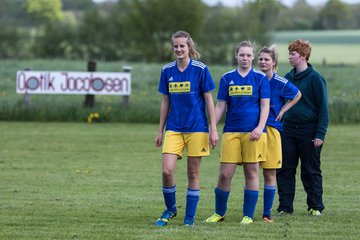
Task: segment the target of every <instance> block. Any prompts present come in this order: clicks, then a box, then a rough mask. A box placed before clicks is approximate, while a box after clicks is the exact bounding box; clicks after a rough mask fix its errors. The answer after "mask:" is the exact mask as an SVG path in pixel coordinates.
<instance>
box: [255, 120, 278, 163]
mask: <svg viewBox="0 0 360 240" xmlns="http://www.w3.org/2000/svg"><path fill="white" fill-rule="evenodd" d="M266 136H267V142H266V147H267V150H266V161H265V162H262V163H261V164H260V166H261V167H262V168H263V169H278V168H281V163H282V153H281V135H280V132H279V131H278V130H277V129H276V128H274V127H270V126H266Z"/></svg>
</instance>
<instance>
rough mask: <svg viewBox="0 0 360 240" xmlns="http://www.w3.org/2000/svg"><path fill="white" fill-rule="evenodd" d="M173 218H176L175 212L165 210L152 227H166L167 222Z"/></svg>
mask: <svg viewBox="0 0 360 240" xmlns="http://www.w3.org/2000/svg"><path fill="white" fill-rule="evenodd" d="M175 216H176V212H171V211H169V210H165V211H164V212H163V213H162V215H161V217H160V218H158V219H157V220H156V221H155V223H154V225H155V226H158V227H163V226H166V225H167V224H168V222H169V220H170V219H172V218H173V217H175Z"/></svg>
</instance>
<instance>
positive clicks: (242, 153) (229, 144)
mask: <svg viewBox="0 0 360 240" xmlns="http://www.w3.org/2000/svg"><path fill="white" fill-rule="evenodd" d="M266 140H267V138H266V133H263V134H262V135H261V137H260V139H259V140H258V141H251V140H250V133H240V132H234V133H229V132H226V133H224V134H223V136H222V141H221V157H220V162H221V163H235V164H243V163H257V162H263V161H265V154H266Z"/></svg>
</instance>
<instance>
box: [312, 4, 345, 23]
mask: <svg viewBox="0 0 360 240" xmlns="http://www.w3.org/2000/svg"><path fill="white" fill-rule="evenodd" d="M350 14H351V12H350V11H349V8H348V6H347V5H346V4H344V3H343V2H341V1H340V0H329V1H328V2H327V3H326V4H325V6H324V8H323V9H321V11H320V15H319V19H318V21H317V24H316V28H320V29H341V28H346V21H347V20H348V19H349V16H350Z"/></svg>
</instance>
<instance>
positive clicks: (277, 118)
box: [275, 111, 284, 121]
mask: <svg viewBox="0 0 360 240" xmlns="http://www.w3.org/2000/svg"><path fill="white" fill-rule="evenodd" d="M283 115H284V112H283V111H280V112H279V115H277V116H276V119H275V121H281V119H282V117H283Z"/></svg>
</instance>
